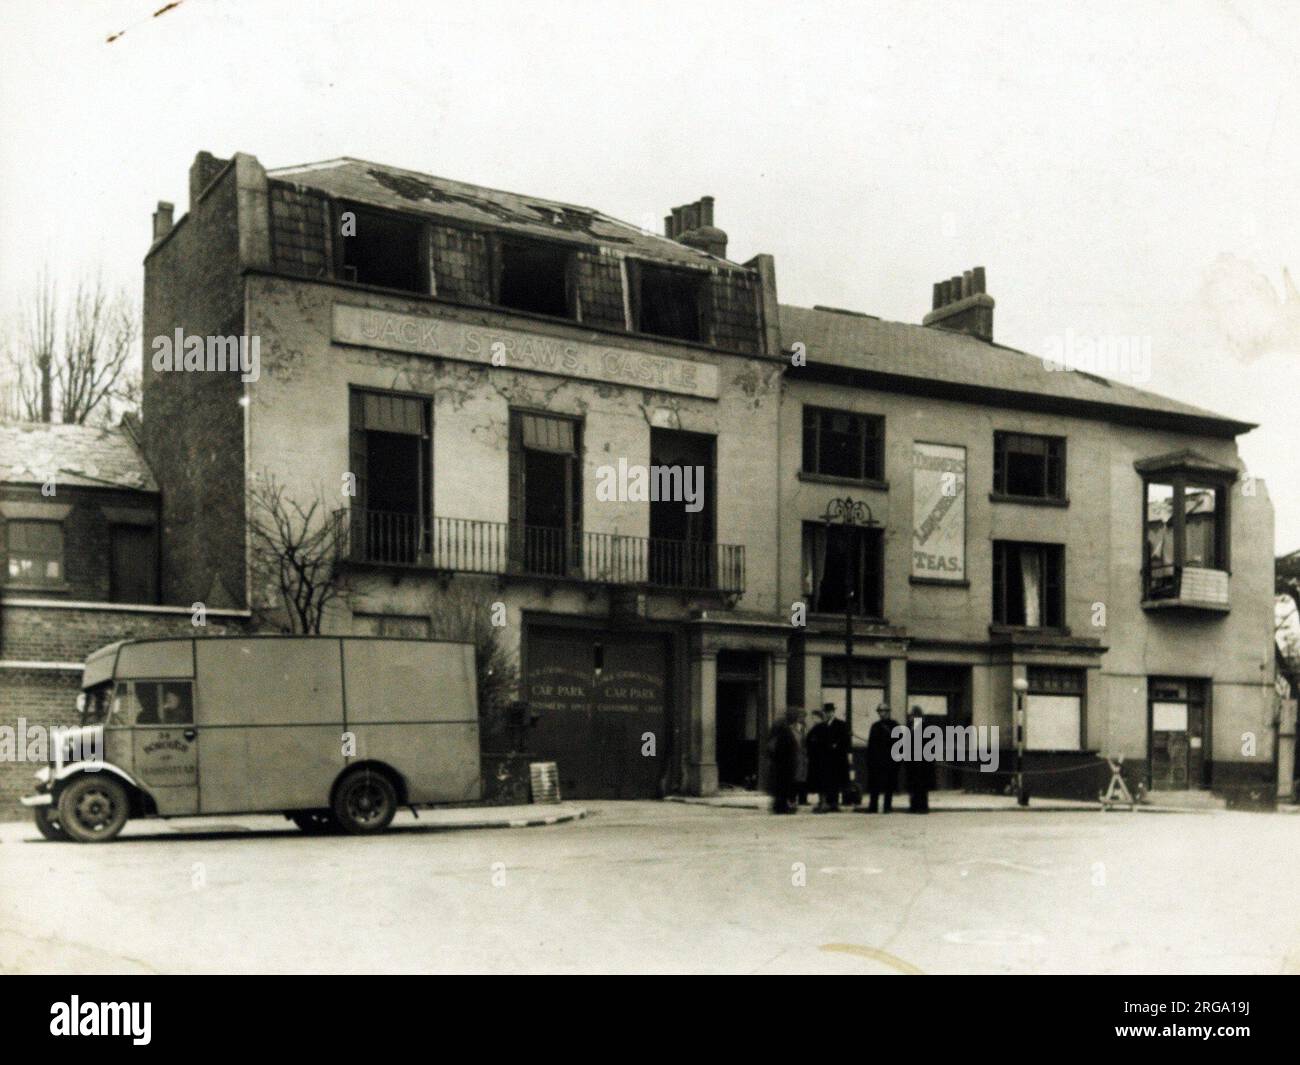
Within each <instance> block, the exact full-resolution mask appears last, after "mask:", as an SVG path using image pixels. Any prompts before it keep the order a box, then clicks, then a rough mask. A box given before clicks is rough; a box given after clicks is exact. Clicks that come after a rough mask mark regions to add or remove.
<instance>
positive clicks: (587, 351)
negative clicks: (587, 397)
mask: <svg viewBox="0 0 1300 1065" xmlns="http://www.w3.org/2000/svg"><path fill="white" fill-rule="evenodd" d="M331 335H332V337H333V339H334V341H335V342H336V343H339V344H357V345H362V346H364V347H368V348H386V349H389V350H392V351H405V352H410V353H412V354H416V355H436V356H439V357H440V358H445V359H461V360H464V361H466V362H480V363H485V364H487V365H489V366H491V365H498V366H499V365H504V366H506V367H507V368H509V369H512V370H531V371H534V372H536V373H549V374H557V375H559V376H562V377H583V378H587V379H589V380H592V381H604V382H607V383H608V384H614V385H626V386H628V387H631V388H649V389H654V390H655V391H658V392H679V393H681V394H682V395H687V396H700V397H703V398H705V399H717V398H718V368H717V367H716V366H714V365H712V364H711V363H707V362H692V361H690V360H688V359H674V358H671V357H669V356H666V355H650V354H647V353H646V352H642V351H631V350H628V349H626V348H614V347H605V346H602V345H599V344H588V343H584V342H582V341H575V340H566V339H564V338H562V337H547V336H540V335H538V334H537V333H524V332H520V331H518V330H514V329H497V328H490V327H484V326H478V325H467V324H466V323H464V322H453V321H449V320H446V319H442V318H430V317H428V316H425V315H416V314H395V313H390V312H388V311H376V310H372V309H370V308H366V307H353V306H349V305H348V304H345V303H336V304H334V320H333V329H332V333H331ZM494 354H496V355H497V356H498V357H497V358H496V360H495V361H494V359H493V355H494Z"/></svg>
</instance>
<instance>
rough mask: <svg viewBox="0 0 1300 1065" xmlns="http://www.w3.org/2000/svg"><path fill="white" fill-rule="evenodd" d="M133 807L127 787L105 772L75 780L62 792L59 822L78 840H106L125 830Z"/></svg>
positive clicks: (101, 841) (90, 841)
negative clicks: (123, 827)
mask: <svg viewBox="0 0 1300 1065" xmlns="http://www.w3.org/2000/svg"><path fill="white" fill-rule="evenodd" d="M130 810H131V803H130V799H129V797H128V796H127V793H126V788H124V787H123V786H122V785H121V783H119V782H118V781H117V780H115V779H113V778H112V777H109V776H105V775H104V774H102V773H96V774H93V775H92V774H89V773H88V774H86V775H85V776H82V777H78V778H77V779H76V780H74V781H72V783H70V784H69V785H68V786H67V787H65V788H64V789H63V794H62V795H60V796H59V824H61V825H62V826H63V831H64V832H66V833H67V834H68V836H69V837H70V838H71V839H74V840H76V841H77V842H78V843H104V842H107V841H108V840H110V839H112V838H113V837H114V836H116V835H117V834H118V833H119V832H121V831H122V826H123V825H125V824H126V819H127V816H128V814H129V813H130Z"/></svg>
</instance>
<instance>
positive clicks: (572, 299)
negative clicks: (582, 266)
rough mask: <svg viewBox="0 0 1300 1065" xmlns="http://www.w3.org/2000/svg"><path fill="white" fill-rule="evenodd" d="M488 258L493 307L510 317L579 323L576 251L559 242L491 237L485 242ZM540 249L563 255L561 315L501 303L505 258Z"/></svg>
mask: <svg viewBox="0 0 1300 1065" xmlns="http://www.w3.org/2000/svg"><path fill="white" fill-rule="evenodd" d="M488 247H489V253H488V254H489V256H490V264H491V265H490V288H489V292H490V293H491V299H492V305H493V306H494V307H500V308H501V309H502V310H505V311H509V312H510V313H511V314H529V315H536V316H538V317H540V318H550V319H553V320H555V321H557V322H580V321H582V301H581V299H580V298H579V292H578V255H577V251H578V250H577V248H575V247H573V246H572V245H570V244H565V243H563V242H561V241H558V240H545V239H542V238H539V237H530V236H518V235H516V234H513V233H510V234H503V233H495V234H492V236H491V239H490V240H489V243H488ZM512 248H515V249H518V248H542V249H545V250H547V251H551V252H557V253H559V254H561V255H563V256H564V301H565V308H566V310H565V313H564V314H551V313H549V312H547V311H536V310H531V309H529V308H527V307H516V306H515V305H513V304H509V303H503V302H502V301H501V282H502V278H503V276H504V273H505V267H506V257H507V254H508V252H509V250H510V249H512Z"/></svg>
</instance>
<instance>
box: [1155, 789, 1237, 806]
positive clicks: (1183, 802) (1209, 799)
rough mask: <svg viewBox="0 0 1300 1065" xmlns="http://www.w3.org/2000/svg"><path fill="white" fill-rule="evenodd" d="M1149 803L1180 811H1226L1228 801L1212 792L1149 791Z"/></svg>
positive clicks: (1195, 790) (1192, 790) (1196, 790)
mask: <svg viewBox="0 0 1300 1065" xmlns="http://www.w3.org/2000/svg"><path fill="white" fill-rule="evenodd" d="M1146 798H1147V802H1148V803H1150V804H1151V805H1152V806H1170V807H1175V808H1177V809H1179V810H1226V809H1227V808H1228V800H1227V799H1224V798H1222V797H1221V796H1219V795H1215V794H1214V792H1212V791H1203V790H1201V789H1190V790H1187V791H1148V792H1147V795H1146Z"/></svg>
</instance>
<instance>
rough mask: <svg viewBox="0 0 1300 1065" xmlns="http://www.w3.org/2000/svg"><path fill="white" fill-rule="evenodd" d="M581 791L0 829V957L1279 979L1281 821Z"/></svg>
mask: <svg viewBox="0 0 1300 1065" xmlns="http://www.w3.org/2000/svg"><path fill="white" fill-rule="evenodd" d="M582 808H583V809H584V810H585V812H586V815H587V816H586V817H584V818H581V819H575V820H571V821H567V822H565V823H557V824H553V825H545V826H539V827H532V828H522V829H511V828H497V829H493V830H492V831H479V830H472V829H470V830H467V829H463V828H456V829H455V830H451V829H452V826H451V825H449V824H448V823H445V822H443V821H441V820H439V819H436V818H431V817H429V815H428V814H422V816H421V818H420V819H419V820H418V821H417V820H414V819H413V818H411V817H410V815H409V814H405V815H403V817H402V819H401V820H400V821H398V822H395V823H394V827H393V828H392V830H390V831H389V832H387V833H384V834H383V835H380V836H376V837H366V838H360V837H352V836H306V835H303V834H302V833H300V832H299V831H298V830H297V829H295V828H293V827H292V826H289V825H288V824H287V822H285V821H284V820H283V819H281V818H266V817H263V818H242V817H241V818H211V819H200V820H193V821H190V822H189V823H181V822H172V823H170V824H167V823H159V822H141V823H139V824H136V825H131V826H128V829H129V831H128V833H127V834H125V835H124V836H123V837H122V838H121V839H119V840H117V841H115V842H113V843H110V844H106V845H89V846H87V845H79V844H72V843H48V842H45V841H44V840H42V839H41V838H40V837H39V835H38V834H37V833H36V830H35V827H34V826H33V825H31V824H30V823H9V824H3V825H0V971H4V972H57V973H80V972H113V973H118V972H122V973H135V972H163V973H172V972H176V973H190V972H218V973H224V972H240V973H245V972H272V973H281V972H283V973H300V972H324V973H334V972H338V973H357V972H367V973H368V972H382V973H422V972H456V973H460V972H469V973H477V972H524V973H567V972H595V973H624V972H692V973H714V972H719V973H735V972H741V973H824V974H831V975H834V974H846V975H847V974H891V975H904V974H914V973H1055V972H1082V973H1111V974H1119V973H1123V974H1131V973H1145V972H1150V973H1162V974H1164V973H1283V972H1286V973H1300V909H1297V907H1296V906H1295V890H1296V884H1297V883H1300V847H1297V846H1296V840H1297V836H1296V831H1297V825H1296V822H1295V820H1294V818H1292V817H1287V816H1282V817H1275V816H1270V815H1268V814H1263V813H1250V812H1245V811H1232V810H1230V811H1222V812H1177V813H1169V814H1167V815H1165V816H1161V817H1137V816H1132V817H1130V816H1125V815H1124V814H1123V813H1109V814H1102V813H1100V812H1098V811H1097V810H1096V808H1095V807H1094V808H1093V810H1092V811H1091V812H1088V811H1082V810H1048V809H1039V810H1037V811H1036V812H1035V816H1033V817H1028V816H1024V812H1023V811H1020V812H1016V813H1014V814H1011V815H1010V816H1009V815H1008V811H1002V810H986V809H974V810H963V811H960V812H958V811H954V810H943V809H940V808H938V807H936V809H935V811H934V813H932V814H931V815H930V816H928V817H908V816H902V815H899V816H889V817H884V816H880V817H863V816H860V815H859V816H854V815H850V814H839V815H826V816H820V817H815V816H812V815H811V814H808V813H806V812H800V813H799V814H798V815H796V816H794V817H773V816H771V815H769V814H767V813H765V812H763V811H761V810H759V809H738V808H719V807H716V806H711V805H703V804H697V803H679V802H585V803H583V804H582ZM1030 809H1031V811H1033V810H1034V807H1032V806H1031V808H1030ZM479 812H481V811H469V812H468V813H479ZM548 812H549V813H554V812H555V808H550V809H549V811H548ZM453 813H454V814H456V815H457V816H465V815H466V813H467V812H466V811H447V812H446V814H447V815H451V814H453Z"/></svg>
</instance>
